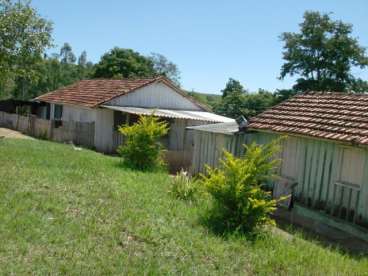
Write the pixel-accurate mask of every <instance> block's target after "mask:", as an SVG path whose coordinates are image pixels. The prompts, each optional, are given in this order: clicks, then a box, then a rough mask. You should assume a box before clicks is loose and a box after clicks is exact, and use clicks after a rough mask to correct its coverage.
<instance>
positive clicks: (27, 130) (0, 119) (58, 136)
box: [0, 111, 95, 148]
mask: <svg viewBox="0 0 368 276" xmlns="http://www.w3.org/2000/svg"><path fill="white" fill-rule="evenodd" d="M0 127H6V128H10V129H13V130H18V131H20V132H22V133H24V134H27V135H29V136H33V137H36V138H42V139H48V140H53V141H57V142H63V143H70V142H71V143H74V144H76V145H80V146H83V147H86V148H93V147H94V146H95V143H94V137H95V123H93V122H92V123H84V122H83V123H82V122H72V121H70V122H66V121H54V120H44V119H40V118H37V117H36V116H34V115H31V116H22V115H18V114H12V113H6V112H2V111H0Z"/></svg>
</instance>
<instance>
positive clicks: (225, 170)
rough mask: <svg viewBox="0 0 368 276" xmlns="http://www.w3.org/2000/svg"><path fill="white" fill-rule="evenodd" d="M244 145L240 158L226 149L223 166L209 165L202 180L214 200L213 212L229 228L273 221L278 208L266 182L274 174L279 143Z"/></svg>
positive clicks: (254, 226) (248, 229)
mask: <svg viewBox="0 0 368 276" xmlns="http://www.w3.org/2000/svg"><path fill="white" fill-rule="evenodd" d="M245 149H246V153H245V155H244V156H242V157H241V158H236V157H234V156H233V155H232V154H231V153H229V152H226V151H225V152H224V159H223V160H222V161H221V165H220V168H218V169H212V168H208V176H202V183H203V184H204V186H205V188H206V190H207V191H208V192H209V194H210V195H211V196H212V198H213V199H214V202H215V206H214V207H215V208H214V209H213V210H212V211H213V213H212V215H215V216H216V217H217V219H219V220H221V221H222V222H224V223H225V224H226V228H228V230H231V229H237V230H240V231H244V232H252V231H254V230H256V229H257V228H259V227H261V226H263V225H265V224H270V223H273V220H272V219H271V218H270V216H269V215H270V214H271V213H272V212H273V211H274V210H275V208H276V201H275V200H273V199H272V196H271V194H270V193H269V192H267V191H265V190H264V189H263V188H264V187H263V185H264V184H265V183H266V182H267V181H269V180H270V179H272V178H273V177H274V176H275V175H274V173H275V168H276V166H277V165H278V162H279V160H277V159H275V158H274V155H275V153H276V152H277V151H278V143H276V142H273V143H271V144H267V145H264V146H257V145H256V144H254V143H253V144H251V145H250V146H245Z"/></svg>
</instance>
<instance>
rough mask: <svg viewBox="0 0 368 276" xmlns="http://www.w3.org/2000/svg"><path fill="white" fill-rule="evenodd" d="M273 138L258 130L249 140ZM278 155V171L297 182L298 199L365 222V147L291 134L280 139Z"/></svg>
mask: <svg viewBox="0 0 368 276" xmlns="http://www.w3.org/2000/svg"><path fill="white" fill-rule="evenodd" d="M273 138H275V135H274V134H268V133H258V134H255V135H253V137H252V140H253V141H256V142H257V143H264V141H265V140H266V141H271V140H272V139H273ZM262 140H263V141H262ZM281 156H282V164H281V166H280V175H281V176H282V177H285V178H289V179H292V180H295V181H296V182H297V185H296V187H295V191H294V192H295V199H296V201H297V202H300V203H302V204H304V205H306V206H308V207H311V208H313V209H317V210H322V211H324V212H326V213H328V214H330V215H333V216H336V217H339V218H342V219H345V220H348V221H351V222H355V223H358V224H365V223H367V220H368V212H367V210H368V196H367V195H368V174H367V170H368V151H367V149H366V148H363V147H357V146H354V147H353V146H348V145H344V144H339V143H336V142H333V141H326V140H317V139H309V138H304V137H292V136H290V137H288V138H287V139H286V140H284V141H283V150H282V152H281Z"/></svg>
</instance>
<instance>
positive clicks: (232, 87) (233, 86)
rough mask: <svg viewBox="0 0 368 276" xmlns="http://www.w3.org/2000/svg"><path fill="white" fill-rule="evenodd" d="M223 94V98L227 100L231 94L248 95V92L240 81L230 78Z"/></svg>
mask: <svg viewBox="0 0 368 276" xmlns="http://www.w3.org/2000/svg"><path fill="white" fill-rule="evenodd" d="M221 92H222V97H223V98H225V97H226V96H229V95H230V94H231V93H233V92H236V93H246V90H245V89H244V87H243V85H241V83H240V82H239V81H238V80H234V79H232V78H229V80H228V82H227V83H226V86H225V88H224V89H223V90H221Z"/></svg>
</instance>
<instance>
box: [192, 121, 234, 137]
mask: <svg viewBox="0 0 368 276" xmlns="http://www.w3.org/2000/svg"><path fill="white" fill-rule="evenodd" d="M187 129H194V130H199V131H205V132H212V133H221V134H227V135H232V134H234V133H236V132H238V131H239V126H238V124H237V123H236V122H235V120H233V121H232V122H226V123H218V124H209V125H201V126H190V127H187Z"/></svg>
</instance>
